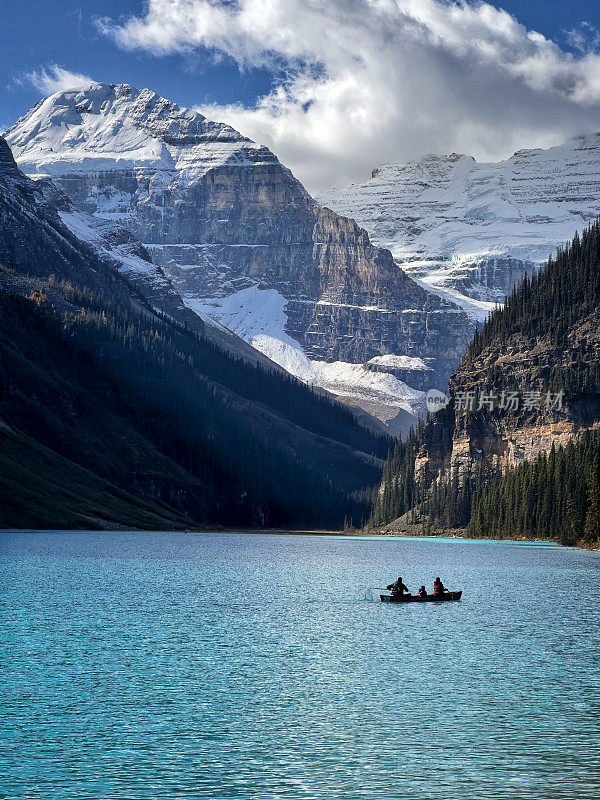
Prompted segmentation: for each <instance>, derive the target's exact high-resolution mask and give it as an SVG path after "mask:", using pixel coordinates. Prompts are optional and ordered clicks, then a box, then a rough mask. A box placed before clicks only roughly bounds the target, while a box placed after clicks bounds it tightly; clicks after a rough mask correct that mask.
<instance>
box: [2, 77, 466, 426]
mask: <svg viewBox="0 0 600 800" xmlns="http://www.w3.org/2000/svg"><path fill="white" fill-rule="evenodd" d="M6 138H7V140H8V142H9V143H10V145H11V147H12V149H13V152H14V155H15V158H16V160H17V162H18V164H19V166H20V167H21V169H23V170H24V171H25V172H26V173H27V174H29V175H30V176H32V177H37V178H48V177H49V178H51V179H52V181H53V182H54V183H56V184H57V185H58V186H59V187H60V189H61V190H62V191H63V192H65V193H66V194H67V195H68V197H69V198H70V200H71V202H72V203H73V204H74V206H75V208H76V209H77V211H78V212H79V213H81V214H87V215H88V216H91V217H92V218H93V219H95V220H97V221H99V222H100V223H103V222H106V221H109V222H118V223H119V224H120V225H122V226H124V227H126V228H127V229H128V230H129V231H130V232H131V233H132V234H133V235H134V236H135V237H137V238H138V239H139V240H140V241H141V242H142V243H143V246H144V248H145V251H146V252H147V253H149V254H150V256H151V258H152V260H153V262H155V264H156V265H158V266H159V267H161V269H162V270H164V273H165V274H166V276H167V277H168V278H169V279H170V280H171V281H172V282H173V285H174V287H175V289H176V290H177V292H179V294H180V295H181V296H182V297H183V298H184V301H185V303H186V304H187V306H188V307H189V308H191V309H193V310H194V311H195V312H196V313H197V314H198V315H199V316H201V317H202V318H203V319H205V320H212V321H213V322H216V323H218V324H219V325H220V326H223V328H227V329H228V330H232V331H234V332H236V333H239V335H240V336H242V337H244V338H245V339H246V341H248V342H249V343H251V344H252V345H253V346H254V347H255V348H256V349H258V350H260V351H262V352H263V353H265V354H266V355H267V356H268V357H269V358H271V359H273V360H274V361H276V362H277V363H278V364H280V365H281V366H283V367H284V368H285V369H287V370H288V371H290V372H291V373H292V374H294V375H297V376H298V377H300V378H302V379H303V380H306V381H308V382H310V383H313V384H314V385H316V386H321V387H323V388H327V389H328V390H330V391H332V392H334V393H335V394H337V396H339V397H340V398H342V399H344V400H346V401H348V402H350V403H351V404H354V405H359V406H361V407H362V408H365V409H367V410H368V411H369V412H370V413H372V412H373V411H377V414H378V416H379V417H380V418H381V419H384V420H385V421H386V422H387V423H390V420H396V421H397V422H398V419H399V418H404V417H405V415H406V412H412V411H414V409H415V407H416V406H418V405H419V403H420V402H421V401H422V395H421V394H420V392H421V390H422V389H423V388H428V386H427V384H428V383H429V385H437V386H443V385H444V384H445V381H446V379H447V377H448V376H449V374H450V372H451V370H452V368H453V367H454V366H455V364H456V363H457V362H458V359H459V358H460V356H461V354H462V351H463V349H464V347H465V346H466V343H467V342H468V340H469V338H470V335H471V332H472V328H473V322H472V320H471V319H470V318H469V317H468V316H467V314H465V313H464V311H463V310H462V309H461V308H460V307H459V306H458V305H457V304H455V303H454V302H451V301H449V300H447V299H446V298H440V297H438V296H436V295H434V294H432V293H431V292H429V291H426V290H425V289H424V288H423V287H422V286H419V285H418V284H417V283H415V282H414V281H413V280H411V279H410V278H409V277H407V275H406V274H405V273H404V272H403V271H402V270H401V269H399V268H398V266H397V265H396V264H395V263H394V260H393V258H392V256H391V254H390V253H389V252H388V251H386V250H383V249H380V248H377V247H374V246H373V245H372V244H371V242H370V241H369V237H368V235H367V233H366V232H365V231H364V230H362V229H361V228H359V227H358V225H356V224H355V223H354V222H353V221H351V220H349V219H345V218H344V217H341V216H339V215H338V214H336V213H335V212H332V211H330V210H329V209H322V208H320V207H319V205H318V204H317V203H315V201H314V200H313V199H312V198H311V197H310V196H309V195H308V193H307V192H306V191H305V189H304V188H303V187H302V185H301V184H300V183H299V182H298V181H297V180H296V179H295V178H294V176H293V175H292V173H291V172H290V171H289V170H288V169H287V168H286V167H284V166H283V165H282V164H281V163H280V162H279V161H278V160H277V158H276V157H275V156H274V155H273V154H272V153H271V152H270V151H269V150H268V149H267V148H265V147H261V146H259V145H257V144H255V143H254V142H252V141H250V140H249V139H247V138H245V137H243V136H242V135H241V134H239V133H238V132H237V131H235V130H233V129H232V128H230V127H229V126H227V125H223V124H219V123H214V122H210V121H209V120H207V119H206V118H205V117H203V116H202V115H201V114H199V113H196V112H192V111H189V110H187V109H184V108H181V107H179V106H177V105H175V104H173V103H171V102H169V101H167V100H165V99H163V98H161V97H159V96H158V95H156V94H154V93H153V92H151V91H149V90H147V89H144V90H142V91H140V90H137V89H134V88H132V87H131V86H126V85H118V86H114V85H107V84H92V85H90V86H89V87H87V88H86V89H83V90H81V91H66V92H59V93H57V94H55V95H52V96H51V97H49V98H47V99H46V100H44V101H42V102H41V103H39V104H38V105H37V106H35V107H34V108H33V109H32V110H31V111H30V112H29V113H28V114H26V115H25V116H24V117H23V118H22V119H21V120H19V121H18V122H17V123H16V125H14V126H13V127H12V128H11V129H9V130H8V131H7V133H6ZM64 221H65V223H66V224H70V225H72V226H73V229H74V230H77V231H78V235H84V236H85V235H86V234H85V233H84V232H83V230H82V224H81V220H80V219H78V218H77V216H76V215H75V216H73V215H65V218H64ZM86 224H87V223H86ZM88 227H89V226H88ZM93 235H95V233H94V231H92V233H91V234H90V236H93ZM88 238H89V237H88ZM380 356H394V357H396V358H400V359H405V360H404V362H403V363H404V365H405V366H404V369H403V371H402V372H401V373H394V371H393V370H392V369H391V368H390V370H389V371H387V372H386V371H384V370H383V369H382V365H381V364H379V365H378V366H377V368H375V367H374V365H373V364H372V363H371V361H372V359H374V358H378V357H380ZM399 375H402V376H403V377H402V378H400V377H399ZM413 375H414V380H412V379H410V378H411V376H413ZM424 376H426V379H424ZM405 381H408V383H409V385H407V384H406V382H405ZM429 381H430V382H429ZM410 387H418V391H415V388H410ZM390 424H391V427H392V428H393V422H392V423H390Z"/></svg>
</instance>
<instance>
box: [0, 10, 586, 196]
mask: <svg viewBox="0 0 600 800" xmlns="http://www.w3.org/2000/svg"><path fill="white" fill-rule="evenodd" d="M386 2H387V3H388V6H389V4H390V3H391V2H396V3H397V5H398V7H401V6H403V5H404V6H406V5H407V0H375V3H374V4H373V3H372V4H371V5H369V3H368V0H318V1H317V2H314V1H313V2H312V3H309V0H281V8H278V9H276V11H273V12H272V19H271V20H268V19H267V20H265V19H264V16H265V15H264V13H263V10H262V9H263V6H261V5H260V0H237V2H232V0H222V2H219V0H190V3H189V4H188V5H189V7H190V8H192V9H195V11H192V12H190V16H189V17H183V18H182V16H181V14H180V12H178V11H176V10H175V5H176V4H175V3H174V0H150V2H149V4H144V3H142V2H139V0H121V2H117V0H84V2H80V3H73V2H66V1H65V0H52V3H51V4H50V3H49V2H48V0H19V2H16V0H4V2H3V4H2V25H0V91H1V105H0V126H2V127H6V126H8V125H10V124H11V123H12V122H13V121H15V120H16V119H17V118H18V117H19V116H20V115H21V114H23V113H24V112H25V111H26V110H27V109H28V108H30V107H31V106H32V105H33V104H34V103H35V102H37V101H38V100H39V99H40V98H41V97H42V96H44V94H45V93H47V92H46V91H45V90H44V88H43V84H44V81H43V75H44V71H46V74H50V75H52V68H53V66H54V65H57V66H59V67H60V68H62V69H63V70H65V71H67V72H70V73H74V74H76V75H83V76H86V77H87V76H89V77H91V78H93V79H95V80H101V81H106V82H110V83H131V84H133V85H135V86H138V87H143V86H147V87H149V88H152V89H154V90H155V91H157V92H158V93H159V94H161V95H163V96H165V97H168V98H169V99H172V100H175V101H176V102H178V103H180V104H182V105H187V106H197V107H199V108H201V109H202V110H203V111H204V112H205V113H209V114H210V115H211V116H213V117H214V118H220V119H225V120H226V121H229V122H231V123H232V124H234V125H235V126H236V127H238V128H240V129H243V130H244V132H246V133H248V134H249V135H251V136H253V137H254V138H257V139H259V140H260V141H261V142H264V143H266V144H268V145H269V146H271V147H272V148H273V149H274V150H275V151H276V152H277V154H278V155H280V157H282V158H283V159H284V160H285V161H286V163H288V164H290V165H291V166H292V168H294V169H295V170H296V171H297V172H298V173H299V174H300V177H301V178H302V179H304V180H305V181H306V182H308V184H310V185H311V186H312V187H313V188H318V184H319V182H320V181H322V182H324V183H327V184H331V183H332V182H333V183H335V182H345V181H349V180H353V179H356V178H361V177H364V173H365V171H367V170H370V168H372V167H373V166H376V164H377V163H378V162H379V161H380V160H384V159H385V160H390V159H400V158H410V157H415V156H416V155H418V154H419V148H426V149H427V150H436V151H437V150H441V151H450V149H452V150H459V151H463V152H471V153H474V154H475V155H476V156H477V157H478V158H488V157H489V158H495V157H501V156H503V155H509V154H510V153H509V152H506V153H505V152H504V150H506V151H508V150H510V148H512V147H515V148H516V147H519V146H533V145H535V144H538V143H539V144H541V145H542V146H547V145H548V144H552V143H558V142H559V141H561V140H562V138H565V137H566V136H567V135H570V134H572V133H576V132H578V131H580V130H581V131H582V132H585V131H586V130H591V129H595V127H599V128H600V114H598V108H599V107H600V103H599V102H598V100H600V98H596V96H595V94H594V91H595V90H594V89H593V86H594V85H595V81H596V78H595V71H596V69H598V74H599V76H600V59H598V64H596V61H595V60H594V54H595V53H596V52H598V51H599V50H600V33H599V32H598V29H599V28H600V4H598V3H591V2H590V1H589V0H571V2H569V3H565V2H564V0H543V1H542V0H527V1H525V0H505V2H503V3H502V4H501V7H502V8H503V9H505V10H506V11H507V12H509V14H511V15H512V16H513V17H514V18H515V19H516V20H517V21H518V22H519V23H521V25H522V26H524V28H520V26H517V25H516V23H515V24H512V23H511V24H510V25H508V28H510V30H508V29H507V24H506V19H505V18H503V17H502V16H501V15H497V14H495V13H494V9H493V7H491V6H490V7H486V8H484V9H483V10H481V8H480V10H479V12H478V17H477V18H476V19H474V18H473V17H472V15H471V16H469V15H468V14H467V13H466V12H465V11H464V9H463V10H462V11H460V12H457V14H458V16H457V15H456V14H455V15H454V17H453V16H452V15H451V14H449V13H448V4H447V3H445V2H444V0H421V5H422V9H423V18H422V19H421V18H420V17H419V20H418V22H419V25H421V26H423V20H424V21H425V22H424V26H425V28H427V31H428V33H427V37H426V38H427V41H426V42H425V41H424V39H423V37H422V33H415V28H414V25H413V23H414V22H415V19H414V14H413V12H412V11H411V12H406V9H404V8H403V10H402V14H401V15H400V14H388V17H387V18H386V17H385V14H383V13H382V14H378V15H375V14H373V13H372V7H373V5H377V4H378V3H380V4H381V5H382V7H383V6H384V4H385V3H386ZM238 3H240V4H241V5H242V6H244V8H245V11H246V12H247V14H246V16H247V17H248V18H249V19H250V21H248V19H245V20H242V21H240V18H239V15H237V11H238V10H239V6H238ZM271 5H272V6H274V7H276V6H277V4H276V3H275V4H271ZM471 5H472V6H475V5H476V4H474V3H473V4H471ZM309 6H310V8H309ZM361 6H362V7H363V8H362V10H361V8H360V7H361ZM498 7H499V6H496V8H498ZM207 8H208V9H209V17H211V15H212V17H214V18H211V19H209V23H207V24H205V23H204V22H203V23H202V26H203V27H202V30H201V31H200V32H198V30H196V32H195V33H193V34H192V33H190V30H191V28H192V27H193V26H194V25H196V26H197V25H198V23H197V20H198V19H199V18H200V17H199V16H196V17H194V13H197V14H198V15H199V14H200V13H202V14H204V16H206V13H205V12H206V9H207ZM315 8H316V9H317V10H316V11H315ZM357 9H358V10H357ZM222 10H223V15H221V16H219V14H220V12H221V11H222ZM388 10H389V9H388ZM386 13H387V12H386ZM236 15H237V16H236ZM131 17H137V18H138V21H137V23H136V25H133V24H131V23H130V24H129V25H128V24H127V23H126V20H127V19H128V18H131ZM98 19H104V20H108V21H109V22H108V23H106V22H105V24H104V28H103V29H100V28H99V27H98V23H97V20H98ZM202 19H204V17H202ZM163 22H164V26H163ZM511 25H512V27H511ZM386 26H387V28H386ZM163 27H164V31H168V32H163V30H162V29H163ZM532 30H533V31H537V32H539V33H541V34H543V36H544V37H546V39H548V40H551V42H554V43H556V45H557V46H558V47H557V53H558V54H551V55H550V59H551V61H552V65H551V69H550V70H549V71H550V73H551V78H548V76H547V75H546V74H545V72H547V70H545V68H544V67H543V66H541V64H542V61H543V59H546V58H547V57H548V56H547V53H544V52H542V51H544V49H545V50H548V47H547V45H545V44H544V45H543V46H541V48H540V47H538V45H537V44H535V43H534V44H533V45H532V43H531V42H532V40H531V37H530V32H531V31H532ZM461 31H464V37H465V41H464V42H460V41H458V39H460V36H461V35H462V34H461ZM388 33H389V35H388ZM295 36H296V37H297V39H296V40H294V37H295ZM474 37H475V38H477V37H481V40H482V41H484V42H485V49H482V50H480V51H479V52H475V50H474V49H473V47H472V44H473V41H474ZM344 42H348V46H347V47H344V44H343V43H344ZM390 42H392V44H390ZM440 42H441V44H440ZM388 47H389V48H395V49H389V51H387V50H386V48H388ZM532 47H533V48H534V49H536V52H535V53H532V52H530V51H531V48H532ZM351 48H354V53H353V52H351ZM469 48H470V49H469ZM467 51H468V52H467ZM496 51H498V56H497V60H498V64H494V63H493V59H494V58H495V57H496V56H493V57H491V56H490V55H489V53H490V52H494V53H495V52H496ZM537 51H539V52H537ZM355 53H356V54H358V55H355ZM482 53H483V57H482V56H481V54H482ZM386 58H387V62H386V61H385V60H384V59H386ZM378 59H379V60H378ZM582 59H587V61H585V62H584V63H583V64H580V63H579V62H581V60H582ZM354 60H355V61H356V62H357V67H356V69H354V65H353V61H354ZM534 61H536V63H533V62H534ZM358 62H362V63H358ZM483 62H485V63H483ZM391 63H393V64H394V69H393V70H391V71H390V70H388V69H387V65H388V64H391ZM413 64H414V69H413V66H412V65H413ZM532 64H533V65H532ZM474 65H475V66H474ZM48 71H50V72H49V73H48ZM389 72H391V73H393V74H390V75H389V77H388V73H389ZM587 73H589V76H588V74H587ZM325 75H326V76H327V78H324V76H325ZM424 75H426V78H424V77H423V76H424ZM36 76H37V77H36ZM40 76H42V77H41V78H40ZM588 77H589V80H588ZM353 81H354V83H353ZM412 82H414V86H413V85H412ZM50 83H51V81H46V84H47V85H48V86H49V85H50ZM575 85H577V86H576V89H573V86H575ZM407 87H408V88H407ZM494 94H496V97H497V102H496V103H494V102H493V98H494ZM446 101H447V104H446ZM555 101H556V102H555ZM415 106H416V107H417V111H418V113H417V115H416V116H415V113H414V109H415ZM380 109H381V110H382V111H383V112H384V113H380ZM438 112H439V114H438ZM438 115H439V126H436V123H437V122H438V120H437V117H438ZM567 115H568V116H570V117H571V118H572V119H571V122H570V123H568V122H567V121H566V116H567ZM560 117H565V119H562V120H561V119H560ZM419 126H420V127H419ZM584 129H585V130H584ZM503 148H504V150H503Z"/></svg>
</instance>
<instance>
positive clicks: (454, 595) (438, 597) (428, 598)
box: [379, 592, 462, 603]
mask: <svg viewBox="0 0 600 800" xmlns="http://www.w3.org/2000/svg"><path fill="white" fill-rule="evenodd" d="M379 596H380V597H381V602H382V603H443V602H444V601H448V600H460V598H461V597H462V592H444V594H428V595H425V597H419V595H416V594H405V595H403V596H400V595H398V596H397V597H392V595H389V594H380V595H379Z"/></svg>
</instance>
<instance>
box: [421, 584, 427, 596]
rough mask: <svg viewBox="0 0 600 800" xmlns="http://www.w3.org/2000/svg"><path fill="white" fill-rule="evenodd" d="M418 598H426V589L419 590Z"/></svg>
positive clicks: (422, 587)
mask: <svg viewBox="0 0 600 800" xmlns="http://www.w3.org/2000/svg"><path fill="white" fill-rule="evenodd" d="M419 597H427V589H426V588H425V587H424V586H421V588H420V589H419Z"/></svg>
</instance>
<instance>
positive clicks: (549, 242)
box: [317, 134, 600, 321]
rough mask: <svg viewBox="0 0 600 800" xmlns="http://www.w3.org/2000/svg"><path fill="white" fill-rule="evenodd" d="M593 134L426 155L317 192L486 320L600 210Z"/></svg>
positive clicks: (411, 270) (598, 138)
mask: <svg viewBox="0 0 600 800" xmlns="http://www.w3.org/2000/svg"><path fill="white" fill-rule="evenodd" d="M599 187H600V134H589V135H582V136H575V137H571V138H570V139H568V140H567V141H566V142H564V143H563V144H561V145H557V146H555V147H552V148H548V149H546V150H544V149H541V148H530V149H523V150H518V151H517V152H515V153H514V154H513V155H512V156H511V157H510V158H508V159H505V160H504V161H499V162H490V163H484V162H477V161H475V159H473V158H472V157H471V156H466V155H463V154H456V153H453V154H451V155H449V156H442V155H434V154H430V155H427V156H424V157H422V158H420V159H415V160H413V161H407V162H397V163H391V164H385V165H381V166H380V167H378V168H377V169H375V170H373V173H372V177H371V179H370V180H367V181H365V182H363V183H358V184H353V185H352V186H350V187H348V188H347V189H332V190H330V191H328V192H322V193H320V194H318V195H317V200H318V201H319V202H321V203H324V204H327V205H329V206H330V207H332V208H334V209H335V210H336V211H338V212H339V213H341V214H345V215H347V216H350V217H352V218H354V219H356V220H357V222H358V223H359V224H360V225H362V226H363V227H365V228H366V229H367V230H368V231H369V233H370V235H371V237H372V239H373V241H374V242H375V243H376V244H379V245H380V246H383V247H388V248H389V249H390V250H391V251H392V253H393V255H394V258H395V259H396V262H397V263H398V264H399V265H400V266H401V267H402V268H403V269H404V270H405V271H406V272H407V273H408V274H409V275H410V276H411V277H413V278H415V279H416V280H418V281H420V282H421V284H422V285H423V286H425V287H429V288H430V289H431V290H432V291H437V292H440V293H441V294H443V295H445V296H448V297H451V298H454V299H455V300H456V301H457V302H460V303H463V304H464V307H465V308H466V309H468V308H469V306H471V309H470V313H472V314H473V315H474V316H475V317H477V316H479V319H480V320H481V321H484V320H485V317H486V316H487V313H488V312H489V311H490V310H492V308H493V305H494V304H495V303H496V302H503V300H504V296H505V295H506V294H510V291H511V289H512V287H513V285H514V284H515V283H516V282H518V281H519V280H520V278H521V277H522V276H523V275H524V274H531V273H532V272H534V271H536V270H537V269H539V268H540V266H542V265H543V263H544V262H545V261H546V260H547V258H548V257H549V256H550V255H552V254H553V253H554V252H555V251H556V248H557V247H560V246H562V245H564V244H565V243H566V242H567V241H569V240H570V239H571V237H572V234H573V231H574V230H575V229H576V228H578V227H579V228H581V227H583V226H585V225H587V224H589V223H590V222H591V221H593V220H594V219H595V217H596V216H597V215H598V213H600V199H599V196H600V195H599V192H598V189H599Z"/></svg>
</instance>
